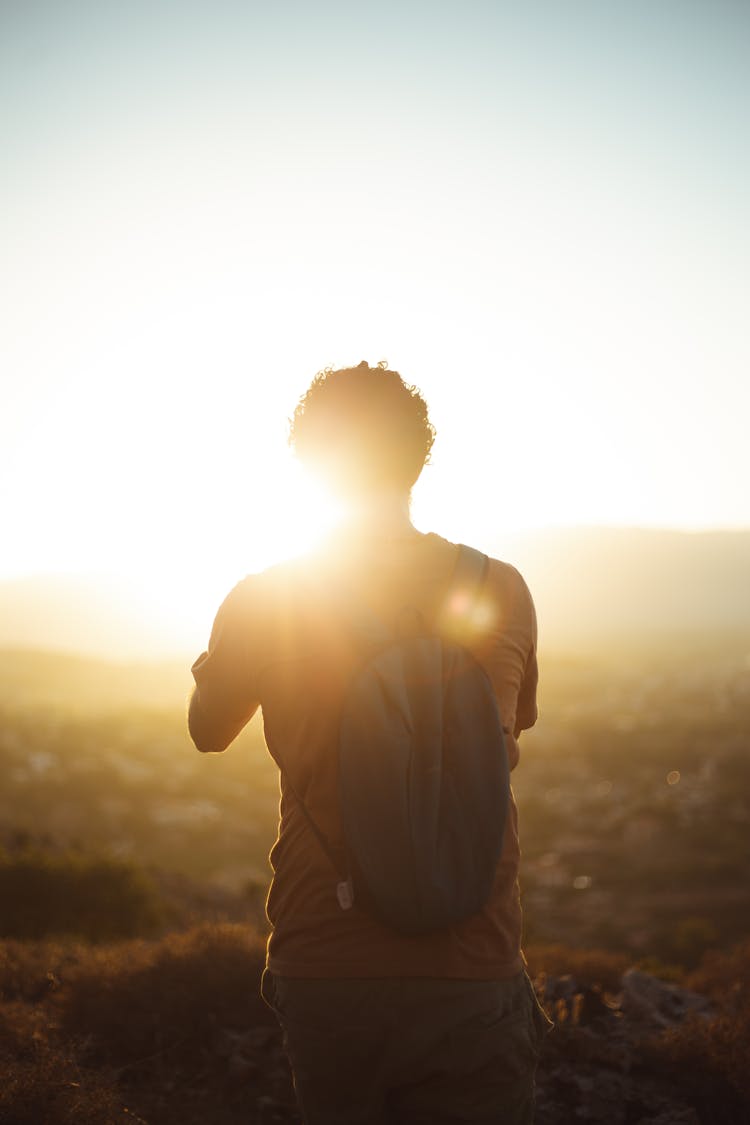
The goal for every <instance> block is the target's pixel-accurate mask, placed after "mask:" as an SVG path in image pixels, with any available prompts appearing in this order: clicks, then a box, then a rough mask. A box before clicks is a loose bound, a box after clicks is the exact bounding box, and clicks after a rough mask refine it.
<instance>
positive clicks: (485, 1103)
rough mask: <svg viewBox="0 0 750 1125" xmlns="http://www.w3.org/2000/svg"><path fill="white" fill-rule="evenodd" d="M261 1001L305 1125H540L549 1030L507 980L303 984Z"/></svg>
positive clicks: (273, 986)
mask: <svg viewBox="0 0 750 1125" xmlns="http://www.w3.org/2000/svg"><path fill="white" fill-rule="evenodd" d="M262 992H263V996H264V998H265V999H266V1001H267V1002H268V1003H269V1004H270V1005H271V1007H272V1008H273V1009H274V1011H275V1012H276V1015H277V1016H278V1019H279V1022H280V1024H281V1027H282V1029H283V1031H284V1046H285V1049H286V1052H287V1054H288V1056H289V1061H290V1063H291V1066H292V1072H293V1075H294V1085H295V1089H296V1091H297V1098H298V1101H299V1104H300V1108H301V1110H302V1115H303V1118H304V1121H305V1122H306V1123H307V1125H531V1123H532V1122H533V1118H534V1072H535V1070H536V1064H537V1059H538V1056H539V1049H540V1045H541V1041H542V1039H543V1038H544V1034H545V1032H546V1030H547V1029H548V1027H549V1026H550V1025H549V1021H548V1020H547V1017H546V1016H545V1015H544V1013H543V1012H542V1010H541V1009H540V1007H539V1005H538V1003H537V1000H536V997H535V995H534V992H533V989H532V986H531V982H530V981H529V979H528V977H527V976H526V974H525V973H521V974H519V976H517V977H514V978H513V979H512V980H507V981H466V980H432V979H428V980H422V979H392V978H388V979H384V980H378V979H369V980H301V979H296V978H291V977H279V976H275V975H273V974H271V973H268V972H266V973H265V974H264V978H263V986H262Z"/></svg>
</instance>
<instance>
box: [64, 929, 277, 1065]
mask: <svg viewBox="0 0 750 1125" xmlns="http://www.w3.org/2000/svg"><path fill="white" fill-rule="evenodd" d="M263 961H264V946H263V942H262V941H261V939H260V938H259V937H258V935H257V934H255V933H253V932H252V931H249V930H248V929H247V928H245V927H242V926H239V925H229V924H224V925H208V926H201V927H199V928H197V929H194V930H191V931H188V932H187V933H182V934H170V935H169V936H168V937H166V938H164V939H162V940H161V941H160V942H158V943H151V944H149V943H146V942H130V943H126V944H123V945H121V946H114V947H111V948H110V949H107V950H104V949H101V950H96V951H92V957H91V958H89V959H88V960H87V961H86V962H83V963H81V965H80V966H78V967H75V968H73V969H71V971H70V974H69V979H68V981H67V983H66V984H65V985H64V986H63V987H62V989H61V991H60V994H59V1005H60V1015H61V1024H62V1027H63V1029H64V1031H65V1032H66V1033H67V1034H68V1035H70V1036H72V1037H73V1038H75V1039H77V1040H80V1041H84V1040H85V1041H86V1043H87V1044H88V1046H87V1049H86V1056H85V1057H86V1058H87V1060H88V1061H92V1062H96V1063H105V1064H113V1065H115V1066H118V1067H120V1068H122V1067H128V1068H135V1067H140V1066H141V1065H146V1067H147V1069H151V1070H153V1069H154V1068H156V1069H159V1068H160V1067H161V1066H162V1065H164V1064H168V1065H169V1067H173V1066H174V1065H175V1064H176V1063H178V1064H183V1065H185V1066H189V1067H191V1068H193V1067H196V1066H203V1065H206V1064H207V1060H209V1058H210V1056H211V1054H212V1049H213V1047H214V1046H215V1043H216V1040H217V1036H219V1035H220V1034H226V1033H227V1032H229V1031H232V1030H236V1031H246V1030H247V1029H248V1027H253V1026H258V1024H266V1025H268V1026H270V1027H272V1028H275V1018H274V1017H273V1015H272V1013H271V1012H270V1011H269V1009H268V1008H267V1007H266V1005H265V1004H264V1002H263V1001H262V999H261V997H260V994H259V985H260V976H261V972H262V968H263Z"/></svg>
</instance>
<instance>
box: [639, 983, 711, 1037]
mask: <svg viewBox="0 0 750 1125" xmlns="http://www.w3.org/2000/svg"><path fill="white" fill-rule="evenodd" d="M620 1007H621V1009H622V1011H623V1013H624V1015H625V1016H626V1017H627V1018H628V1019H630V1020H635V1021H637V1022H638V1023H641V1024H646V1025H647V1026H648V1027H651V1028H666V1027H674V1026H675V1025H676V1024H678V1023H682V1021H683V1020H684V1019H685V1017H686V1016H687V1015H688V1014H690V1013H691V1012H699V1013H701V1014H704V1015H710V1014H711V1005H710V1004H709V1002H708V1000H706V998H705V996H699V995H698V993H697V992H690V991H689V990H688V989H687V988H680V987H679V986H678V985H676V984H668V983H667V982H666V981H663V980H659V979H658V977H653V976H651V975H650V974H649V973H642V972H640V971H639V970H638V969H628V971H627V972H626V973H625V974H624V975H623V978H622V996H621V998H620Z"/></svg>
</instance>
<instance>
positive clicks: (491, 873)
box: [285, 547, 510, 934]
mask: <svg viewBox="0 0 750 1125" xmlns="http://www.w3.org/2000/svg"><path fill="white" fill-rule="evenodd" d="M487 567H488V559H487V557H486V556H485V555H482V554H480V552H478V551H475V550H473V549H472V548H469V547H461V548H460V549H459V557H458V562H457V565H456V571H455V573H454V576H453V579H452V585H451V592H455V593H456V594H460V597H461V600H462V601H463V602H464V603H465V604H466V605H468V606H469V607H470V606H472V605H473V604H474V602H475V601H476V598H477V595H478V594H479V593H480V591H481V589H482V586H483V584H484V580H485V576H486V572H487ZM333 602H334V612H336V613H337V614H338V615H339V616H342V615H343V617H344V620H345V621H346V624H347V625H348V627H349V629H350V630H352V631H353V632H354V634H355V636H356V641H357V646H358V648H359V651H360V652H361V654H362V659H361V663H360V665H359V667H358V669H357V671H356V672H355V674H354V676H353V678H352V681H351V683H350V685H349V688H348V691H347V694H346V698H345V701H344V707H343V711H342V714H341V719H340V724H339V739H338V742H339V744H338V756H339V774H340V798H341V810H342V820H343V825H344V836H345V862H344V863H342V858H341V854H340V853H338V854H337V852H336V851H335V850H334V849H333V848H332V847H331V845H330V843H329V841H328V840H327V839H326V838H325V837H324V835H323V833H322V832H321V831H320V830H319V828H318V826H317V825H316V824H315V822H314V820H313V818H312V817H311V815H310V813H309V811H308V809H307V808H306V806H305V804H304V802H303V801H302V800H301V799H300V798H299V796H298V795H297V794H296V791H295V790H294V788H293V787H292V786H291V785H290V788H292V792H293V793H295V796H297V799H298V801H299V803H300V805H301V808H302V811H303V812H304V814H305V816H306V818H307V820H308V823H309V824H310V826H311V828H312V830H313V832H314V834H315V836H316V838H317V840H318V842H319V843H320V845H321V847H322V848H323V850H324V851H325V853H326V855H327V856H328V857H329V859H330V860H331V863H332V865H333V867H334V868H335V870H336V872H337V874H338V880H339V881H338V884H337V888H336V893H337V896H338V901H339V905H340V906H341V908H342V909H344V910H347V909H349V908H350V907H352V906H353V905H355V904H356V905H357V906H360V907H362V908H363V909H365V910H369V911H370V912H371V913H372V914H374V915H375V916H377V917H378V918H379V919H380V920H381V921H383V922H384V923H385V924H386V925H388V926H390V927H392V928H394V929H396V930H400V931H401V932H403V933H407V934H419V933H427V932H430V931H435V930H442V929H447V928H449V927H451V926H453V925H456V924H457V923H459V922H461V921H463V920H464V919H465V918H468V917H469V916H470V915H472V914H475V913H476V912H477V911H479V910H480V909H481V908H482V907H483V906H484V904H485V903H486V902H487V899H488V898H489V895H490V892H491V889H492V885H493V881H494V877H495V870H496V867H497V862H498V859H499V857H500V852H501V849H502V844H503V836H504V832H505V821H506V815H507V808H508V795H509V791H510V786H509V774H508V759H507V753H506V749H505V742H504V737H503V726H502V722H501V719H500V715H499V713H498V707H497V702H496V699H495V695H494V692H493V689H492V685H491V683H490V681H489V678H488V676H487V673H486V672H485V671H484V669H483V668H482V667H481V666H480V665H479V664H478V662H477V661H476V659H475V658H474V657H473V656H472V654H471V653H470V652H469V651H468V650H467V649H466V648H465V647H463V646H462V645H461V644H460V643H459V642H458V640H455V639H452V638H451V637H450V636H448V635H445V633H444V632H443V631H441V632H440V633H438V632H437V631H436V630H433V629H429V628H427V627H425V625H424V623H423V621H422V618H421V615H420V614H419V613H418V612H417V611H414V610H410V609H409V607H406V608H405V609H404V610H403V611H402V612H401V613H400V614H398V615H397V620H398V623H399V624H398V625H397V626H396V627H394V628H389V627H388V626H386V624H385V623H384V622H381V621H380V620H379V619H376V618H375V617H374V616H373V615H371V614H370V613H369V612H367V611H364V610H363V609H362V607H361V606H360V605H359V604H354V603H352V602H348V601H347V600H346V597H345V596H344V595H342V594H341V591H338V592H337V593H336V595H335V598H334V599H333ZM285 776H287V775H286V774H285ZM287 782H288V777H287Z"/></svg>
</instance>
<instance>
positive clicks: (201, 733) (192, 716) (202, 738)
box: [187, 688, 227, 754]
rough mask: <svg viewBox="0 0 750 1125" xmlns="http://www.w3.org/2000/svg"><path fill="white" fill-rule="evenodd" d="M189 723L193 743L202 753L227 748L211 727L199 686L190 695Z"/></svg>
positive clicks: (214, 752)
mask: <svg viewBox="0 0 750 1125" xmlns="http://www.w3.org/2000/svg"><path fill="white" fill-rule="evenodd" d="M187 725H188V732H189V734H190V737H191V739H192V740H193V744H194V746H195V748H196V749H197V750H200V752H201V754H220V753H221V751H222V750H226V748H227V744H226V743H225V742H222V741H221V739H219V738H217V735H216V731H215V730H212V729H211V723H210V722H208V720H207V718H206V714H205V712H204V711H203V709H202V707H201V702H200V696H199V694H198V688H195V690H194V691H193V694H192V696H191V697H190V703H189V705H188V715H187Z"/></svg>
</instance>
